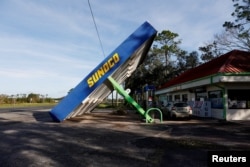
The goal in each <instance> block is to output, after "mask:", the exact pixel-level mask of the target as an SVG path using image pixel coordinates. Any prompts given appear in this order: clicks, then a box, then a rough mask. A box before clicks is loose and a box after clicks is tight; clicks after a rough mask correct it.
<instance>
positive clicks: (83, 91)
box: [50, 22, 157, 122]
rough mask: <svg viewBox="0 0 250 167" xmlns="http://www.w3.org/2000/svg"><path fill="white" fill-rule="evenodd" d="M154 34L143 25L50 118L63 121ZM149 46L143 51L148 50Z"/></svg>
mask: <svg viewBox="0 0 250 167" xmlns="http://www.w3.org/2000/svg"><path fill="white" fill-rule="evenodd" d="M156 33H157V31H156V30H155V29H154V28H153V27H152V26H151V25H150V24H149V23H148V22H145V23H143V24H142V25H141V26H140V27H139V28H138V29H137V30H136V31H135V32H134V33H132V34H131V35H130V36H129V37H128V38H127V39H126V40H125V41H124V42H123V43H122V44H121V45H120V46H118V47H117V48H116V49H115V50H114V51H113V52H112V53H111V54H110V55H109V56H107V57H106V58H105V59H104V60H103V61H102V62H101V63H100V64H99V65H98V66H97V67H96V68H95V69H94V70H93V71H91V72H90V73H89V74H88V75H87V76H86V77H85V78H84V79H83V80H82V81H81V82H80V83H79V84H78V85H77V86H76V87H75V88H74V89H73V90H72V91H71V92H70V93H69V94H68V95H67V96H66V97H65V98H64V99H63V100H61V101H60V103H59V104H58V105H57V106H55V107H54V108H53V109H52V110H51V111H50V115H51V116H52V118H53V119H54V120H55V121H58V122H61V121H63V120H65V119H66V118H67V116H68V115H69V114H70V113H71V112H74V110H75V109H76V108H77V107H78V106H79V105H81V104H82V102H83V101H84V99H85V98H87V97H88V96H89V95H90V94H91V92H93V91H94V90H95V89H97V88H98V87H99V86H100V85H102V84H103V83H104V81H105V80H106V79H107V77H109V76H110V75H111V74H112V73H114V72H115V71H116V70H118V69H119V67H120V66H121V65H122V64H124V63H125V62H126V61H127V60H128V59H129V58H130V56H131V55H133V54H134V53H135V52H136V51H137V50H138V48H140V47H141V46H142V45H143V44H145V42H146V41H148V40H149V39H152V38H154V36H155V35H156ZM151 42H152V41H151ZM150 46H151V43H150ZM150 46H146V47H145V48H143V49H145V50H148V49H149V48H148V47H150ZM144 54H145V53H144ZM138 56H141V55H140V54H138ZM96 98H97V99H98V97H96Z"/></svg>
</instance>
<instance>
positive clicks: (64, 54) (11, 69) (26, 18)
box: [0, 0, 234, 97]
mask: <svg viewBox="0 0 250 167" xmlns="http://www.w3.org/2000/svg"><path fill="white" fill-rule="evenodd" d="M90 4H91V7H92V11H93V13H94V17H95V21H96V24H97V27H98V30H99V34H100V37H101V40H102V44H103V48H104V53H105V55H109V54H110V53H111V52H112V51H113V50H114V49H115V48H116V47H117V46H118V45H120V43H121V42H123V40H125V39H126V38H127V37H128V36H129V35H130V34H131V33H132V32H133V31H134V30H135V29H136V28H137V27H139V26H140V25H141V24H142V23H143V22H145V21H148V22H149V23H150V24H151V25H152V26H153V27H154V28H155V29H157V30H158V32H161V31H162V30H170V31H172V32H175V33H178V34H179V39H181V40H182V44H181V48H182V49H184V50H187V51H189V52H191V51H197V50H198V47H199V46H202V45H203V44H204V43H205V42H207V41H209V40H212V39H213V36H214V34H216V33H220V32H221V31H222V30H223V28H222V24H223V23H224V22H225V21H229V20H234V19H233V18H232V17H231V13H232V12H233V10H234V8H233V2H232V1H231V0H174V1H173V0H154V1H153V0H133V1H132V0H131V1H129V0H119V1H118V0H90ZM0 58H1V61H0V94H8V95H12V94H21V93H22V94H23V93H25V94H29V93H39V94H48V96H49V97H61V96H64V95H66V94H67V92H68V91H69V90H70V89H71V88H74V87H75V86H76V85H77V84H78V83H79V82H80V81H81V80H82V79H83V78H84V77H85V76H86V75H87V74H88V73H89V72H90V71H92V69H93V68H95V67H96V65H98V64H99V63H100V62H101V61H102V60H103V58H104V55H103V53H102V50H101V47H100V44H99V41H98V37H97V33H96V30H95V26H94V23H93V20H92V16H91V12H90V8H89V6H88V1H87V0H0Z"/></svg>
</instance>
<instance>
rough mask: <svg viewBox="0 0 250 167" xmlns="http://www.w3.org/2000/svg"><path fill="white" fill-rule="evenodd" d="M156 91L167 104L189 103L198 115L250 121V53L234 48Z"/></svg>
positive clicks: (159, 97)
mask: <svg viewBox="0 0 250 167" xmlns="http://www.w3.org/2000/svg"><path fill="white" fill-rule="evenodd" d="M155 94H156V96H157V97H158V100H159V102H160V103H162V104H163V105H166V104H167V103H168V102H171V101H172V102H175V101H186V102H188V103H189V104H190V106H191V107H192V110H193V113H192V114H193V115H194V116H198V117H212V118H217V119H223V120H250V52H246V51H240V50H233V51H231V52H228V53H226V54H224V55H221V56H219V57H217V58H215V59H213V60H211V61H209V62H207V63H204V64H202V65H200V66H197V67H195V68H192V69H189V70H187V71H185V72H184V73H182V74H181V75H179V76H178V77H176V78H173V79H172V80H170V81H169V82H167V83H165V84H163V85H162V86H161V87H160V88H158V89H157V90H156V92H155Z"/></svg>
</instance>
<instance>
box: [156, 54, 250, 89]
mask: <svg viewBox="0 0 250 167" xmlns="http://www.w3.org/2000/svg"><path fill="white" fill-rule="evenodd" d="M244 72H250V52H245V51H240V50H233V51H231V52H228V53H226V54H224V55H221V56H219V57H217V58H215V59H213V60H211V61H209V62H207V63H204V64H202V65H200V66H197V67H195V68H192V69H190V70H187V71H185V72H184V73H182V74H181V75H179V76H178V77H176V78H173V79H172V80H170V81H168V82H167V83H165V84H164V85H162V86H161V88H160V89H164V88H167V87H170V86H173V85H177V84H180V83H184V82H188V81H192V80H195V79H199V78H202V77H206V76H210V75H214V74H217V73H235V74H237V73H244Z"/></svg>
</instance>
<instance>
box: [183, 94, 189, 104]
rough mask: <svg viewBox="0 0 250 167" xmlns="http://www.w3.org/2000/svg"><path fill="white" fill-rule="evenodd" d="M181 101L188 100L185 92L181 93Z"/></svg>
mask: <svg viewBox="0 0 250 167" xmlns="http://www.w3.org/2000/svg"><path fill="white" fill-rule="evenodd" d="M182 101H185V102H186V101H188V95H187V94H183V95H182Z"/></svg>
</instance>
